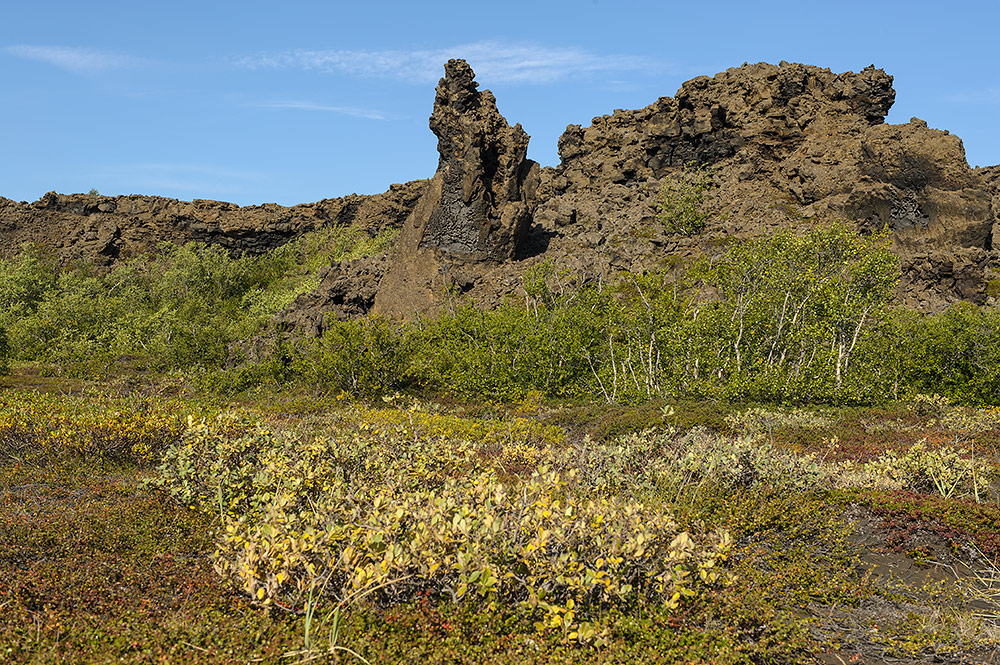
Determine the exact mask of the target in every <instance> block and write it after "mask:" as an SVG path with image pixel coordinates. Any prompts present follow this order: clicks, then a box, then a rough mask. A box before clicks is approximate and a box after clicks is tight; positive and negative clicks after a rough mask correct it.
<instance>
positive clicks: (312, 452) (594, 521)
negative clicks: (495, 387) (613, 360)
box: [154, 421, 728, 641]
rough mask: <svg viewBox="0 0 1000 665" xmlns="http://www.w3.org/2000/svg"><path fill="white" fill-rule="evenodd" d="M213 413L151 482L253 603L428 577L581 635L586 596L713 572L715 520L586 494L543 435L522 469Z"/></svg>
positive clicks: (690, 582) (718, 556) (662, 599)
mask: <svg viewBox="0 0 1000 665" xmlns="http://www.w3.org/2000/svg"><path fill="white" fill-rule="evenodd" d="M226 423H227V421H222V423H221V426H220V425H207V424H205V423H197V424H195V423H192V426H191V428H190V430H189V431H188V433H187V434H186V436H185V438H184V440H183V441H182V442H181V443H180V444H178V445H177V446H175V447H173V448H172V449H171V450H169V451H167V453H166V455H165V456H164V461H163V464H162V465H161V467H160V468H159V474H158V476H157V478H156V480H155V481H154V482H155V483H156V484H159V485H161V486H163V487H164V488H165V489H167V490H168V491H169V492H171V493H172V494H173V495H174V496H175V497H176V498H177V499H178V500H179V501H182V502H184V503H185V504H187V505H191V506H194V507H197V508H200V509H202V510H206V511H213V512H216V511H217V512H218V513H220V517H221V518H222V520H223V522H224V534H223V535H222V537H221V538H220V540H219V543H218V549H217V551H216V554H215V557H214V560H215V564H216V567H217V569H218V571H219V572H220V573H221V574H223V575H224V576H225V577H227V578H228V579H231V580H232V581H233V582H234V583H236V584H237V585H238V586H239V587H240V588H242V589H244V590H245V591H246V592H248V593H249V594H251V595H252V596H253V597H254V598H256V599H257V600H258V601H259V602H261V603H264V604H276V605H280V606H285V607H289V606H292V607H294V606H297V605H298V604H299V603H300V602H302V600H303V599H304V598H306V597H307V595H308V594H310V593H315V592H321V593H324V594H326V595H328V596H332V597H333V598H335V599H336V600H337V601H339V602H348V601H350V600H351V599H354V598H357V597H359V596H367V597H368V598H369V600H371V601H374V602H382V603H387V602H393V601H395V600H398V599H402V598H410V597H412V596H413V594H414V593H417V592H422V591H427V592H431V593H434V594H437V595H440V596H443V597H445V598H451V599H454V600H455V601H461V600H465V599H471V598H479V599H481V600H482V601H484V602H500V603H507V604H517V605H519V606H521V607H523V608H524V609H525V611H527V612H529V614H531V615H533V616H536V617H537V618H539V619H540V620H541V622H542V623H545V624H546V625H551V626H553V627H559V628H561V629H562V630H563V631H564V636H565V637H566V638H567V639H580V640H583V641H589V640H592V639H598V638H599V636H600V635H599V633H600V631H599V629H598V628H597V627H596V625H595V624H593V623H592V622H590V621H585V620H584V619H588V618H593V613H594V611H595V610H596V609H598V608H603V607H608V606H610V605H615V604H621V603H635V602H653V603H661V604H666V605H668V606H675V605H676V604H677V603H679V602H680V600H681V598H683V597H684V596H686V595H690V594H691V593H693V592H694V589H695V588H696V587H697V586H698V585H703V584H715V583H717V582H719V581H720V580H721V579H722V576H721V573H720V572H719V570H718V566H717V564H718V562H719V561H721V560H722V559H723V558H724V557H725V553H726V550H727V548H728V536H726V534H725V533H723V532H721V531H720V532H713V533H710V534H705V535H702V536H699V537H697V538H695V537H692V536H691V535H690V534H689V533H687V532H685V531H683V530H682V529H681V528H679V527H678V525H677V524H676V523H675V522H674V521H673V519H672V517H671V515H670V513H669V511H667V510H665V509H664V508H663V507H662V506H660V505H654V504H650V503H643V502H639V501H635V500H632V499H628V498H626V497H623V496H617V495H615V494H612V493H598V494H594V495H592V496H588V494H587V492H584V491H581V489H584V490H585V489H586V487H585V486H583V485H581V483H580V482H579V480H578V471H576V470H575V469H572V468H567V465H566V463H565V461H566V460H565V458H564V457H562V456H561V455H562V453H560V452H558V451H555V450H553V449H552V448H551V447H548V446H543V447H538V448H535V449H534V450H535V456H536V459H537V462H533V463H532V464H533V466H532V468H534V471H533V472H530V473H528V474H527V475H528V477H527V479H526V480H523V481H522V480H519V479H518V478H517V477H513V478H511V477H510V476H509V474H506V473H505V471H506V468H505V460H507V458H506V457H505V455H504V454H503V453H499V452H497V448H498V444H496V443H493V444H491V443H489V442H486V441H468V440H465V441H463V440H449V439H445V438H441V437H420V436H415V437H409V436H399V435H398V433H397V432H395V431H394V432H391V433H390V435H385V434H383V433H382V432H380V431H372V430H369V431H365V430H363V429H360V428H358V429H356V430H354V431H353V432H345V431H336V432H334V433H333V434H332V435H331V436H329V437H313V438H308V437H304V436H298V435H294V434H291V433H287V432H275V431H272V430H269V429H266V428H263V427H257V428H255V429H253V430H252V431H245V432H243V433H240V432H239V431H233V430H232V428H231V427H230V426H229V425H227V424H226ZM554 462H561V463H560V464H559V467H558V468H557V467H556V466H553V464H552V463H554ZM504 478H509V480H504Z"/></svg>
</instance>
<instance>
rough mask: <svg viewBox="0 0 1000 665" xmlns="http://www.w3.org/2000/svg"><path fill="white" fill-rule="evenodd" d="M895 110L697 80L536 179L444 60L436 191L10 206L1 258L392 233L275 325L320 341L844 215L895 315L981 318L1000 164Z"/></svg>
mask: <svg viewBox="0 0 1000 665" xmlns="http://www.w3.org/2000/svg"><path fill="white" fill-rule="evenodd" d="M894 99H895V91H894V90H893V87H892V77H891V76H889V75H888V74H886V73H885V72H884V71H882V70H880V69H876V68H874V67H868V68H866V69H864V70H862V71H861V72H857V73H854V72H846V73H842V74H836V73H833V72H831V71H830V70H828V69H821V68H819V67H812V66H807V65H800V64H789V63H784V62H783V63H780V64H778V65H770V64H765V63H759V64H753V65H743V66H742V67H737V68H732V69H729V70H726V71H725V72H722V73H720V74H717V75H716V76H714V77H707V76H702V77H698V78H695V79H692V80H691V81H688V82H686V83H684V84H683V86H682V87H681V89H680V90H679V91H678V92H677V94H676V95H675V96H674V97H662V98H660V99H659V100H657V101H656V102H654V103H653V104H651V105H649V106H647V107H645V108H642V109H638V110H632V111H624V110H617V111H615V112H614V113H612V114H611V115H607V116H601V117H598V118H594V120H593V122H592V124H591V125H590V126H589V127H581V126H577V125H570V126H569V127H567V129H566V132H565V133H564V134H563V136H562V137H561V138H560V139H559V145H558V147H559V155H560V160H561V161H560V164H559V165H558V166H556V167H548V168H542V169H539V167H538V165H537V164H535V163H534V162H532V161H531V160H529V159H527V157H526V152H527V145H528V136H527V134H526V133H525V132H524V131H523V130H522V129H521V127H520V125H514V126H513V127H511V126H510V125H509V124H508V123H507V121H506V120H505V119H504V118H503V116H501V115H500V113H499V112H498V111H497V107H496V101H495V99H494V97H493V95H492V94H491V93H490V92H489V91H479V90H478V89H477V84H476V83H475V81H474V79H473V72H472V70H471V68H469V66H468V65H467V64H466V63H465V62H464V61H461V60H452V61H449V62H448V63H447V64H446V65H445V77H444V78H443V79H441V81H440V83H439V84H438V87H437V94H436V98H435V102H434V110H433V113H432V115H431V118H430V128H431V130H432V131H433V132H434V133H435V134H436V135H437V137H438V151H439V153H440V160H439V164H438V169H437V172H436V173H435V175H434V177H433V178H432V179H431V180H430V181H420V182H415V183H409V184H407V185H394V186H393V188H392V189H390V191H389V192H386V193H385V194H381V195H378V196H373V197H345V198H343V199H330V200H326V201H320V202H319V203H315V204H308V205H303V206H295V207H293V208H280V207H278V206H254V207H249V208H238V207H236V206H230V205H229V204H222V203H215V202H205V201H195V202H192V203H183V202H179V201H174V200H168V199H157V198H149V197H116V198H114V199H107V198H101V197H88V196H84V195H74V196H68V197H65V196H59V195H55V194H49V195H46V196H45V197H43V199H42V200H40V201H39V202H37V203H34V204H30V205H27V204H15V203H13V202H11V201H7V200H6V199H0V252H3V253H6V254H10V253H12V252H13V251H15V250H16V248H17V247H18V246H19V244H20V242H21V241H23V240H33V241H35V242H43V243H46V244H52V246H54V247H55V249H56V250H57V251H59V252H62V253H64V254H66V255H72V254H74V253H78V254H82V255H87V254H89V255H92V256H97V257H101V258H100V261H103V262H104V263H111V262H113V261H115V260H116V259H117V258H118V257H123V256H125V255H128V254H130V253H133V252H135V251H138V250H139V249H142V248H148V247H150V246H153V245H154V244H155V242H156V241H158V240H163V239H168V240H174V241H178V240H181V241H182V240H188V239H192V240H206V241H209V242H217V243H220V244H223V245H225V246H227V247H230V248H231V249H232V250H233V251H243V252H246V251H253V252H256V251H263V250H266V249H268V248H270V247H273V246H275V245H277V244H280V243H281V242H284V241H286V240H287V239H288V238H290V237H293V236H295V235H297V234H299V233H302V232H304V231H307V230H310V229H312V228H315V227H317V226H319V225H323V224H331V223H354V224H360V225H363V226H366V227H369V228H385V227H394V228H396V227H399V228H400V233H399V237H398V239H397V241H396V243H395V245H394V247H393V248H392V249H391V250H390V251H389V252H388V253H387V254H386V255H383V256H379V257H371V258H368V259H362V260H358V261H353V262H349V263H341V264H337V265H333V266H330V267H329V268H327V269H326V270H325V271H324V273H323V275H322V276H321V277H322V279H321V284H320V287H319V288H318V289H317V290H316V291H314V292H312V293H309V294H306V295H303V296H301V297H300V298H299V299H298V300H296V302H295V303H293V305H292V306H291V307H290V308H289V309H287V310H286V311H285V312H283V313H282V314H281V315H279V318H278V323H279V324H283V325H284V326H293V327H297V328H300V329H304V330H307V331H310V332H312V333H320V332H322V325H323V320H324V317H326V316H328V315H331V314H332V315H334V316H336V317H340V318H346V317H354V316H360V315H364V314H366V313H368V312H371V311H375V312H379V313H382V314H386V315H389V316H392V317H398V318H408V317H412V316H415V315H420V314H425V313H427V314H429V313H433V312H435V311H437V310H439V309H440V308H441V307H442V306H444V304H445V303H446V302H447V301H448V300H449V299H450V298H453V297H454V295H455V294H456V293H457V294H464V295H466V296H469V297H472V298H474V299H475V300H476V301H478V302H480V303H482V304H484V305H492V304H495V303H496V302H498V301H499V300H500V299H501V298H503V297H505V296H507V295H510V294H513V293H516V292H517V291H518V289H519V287H520V283H521V275H522V274H523V273H524V271H525V269H527V268H529V267H531V266H532V265H534V264H536V263H537V262H539V261H550V262H551V263H552V264H554V265H555V266H556V267H557V268H558V269H559V270H558V271H557V272H558V274H563V275H567V274H568V275H573V276H574V278H575V279H576V280H579V281H588V280H601V279H605V278H607V277H609V276H610V275H612V274H613V273H615V272H616V271H620V270H627V271H633V272H637V271H642V270H647V269H655V268H658V267H663V266H666V265H670V264H672V263H674V262H676V257H677V256H692V255H695V254H700V253H707V254H710V255H711V254H713V253H714V254H718V253H719V252H721V251H724V248H725V246H726V245H727V244H728V243H730V242H734V241H739V239H741V238H745V237H747V236H750V235H754V234H758V233H762V232H767V231H773V230H776V229H783V228H790V227H791V228H804V227H809V226H813V225H816V224H820V223H829V222H831V221H833V220H836V219H839V220H845V221H848V222H850V223H853V224H854V225H855V226H856V227H857V228H858V229H859V230H860V231H862V232H873V231H882V230H885V231H888V232H889V234H890V237H891V241H892V246H893V249H894V251H895V252H896V253H897V254H898V255H899V256H900V258H901V262H902V265H903V278H902V280H901V283H900V285H899V288H898V290H897V297H898V300H899V301H900V302H902V303H904V304H907V305H910V306H913V307H917V308H920V309H924V310H933V309H939V308H941V307H944V306H946V305H948V304H949V303H952V302H955V301H958V300H972V301H975V302H983V301H984V300H985V299H986V297H987V288H986V287H987V284H988V282H989V280H991V279H992V278H993V277H994V271H995V270H997V269H998V266H1000V253H998V252H997V250H995V249H994V237H995V235H996V233H997V232H998V231H1000V167H989V168H984V169H976V170H975V171H974V170H972V169H970V168H969V166H968V163H967V161H966V159H965V151H964V147H963V145H962V142H961V140H960V139H959V138H958V137H956V136H954V135H951V134H949V133H948V132H947V131H941V130H937V129H931V128H929V127H928V126H927V123H925V122H923V121H921V120H919V119H917V118H913V119H912V120H911V121H910V122H909V123H907V124H902V125H887V124H885V123H884V119H885V116H886V113H887V112H888V111H889V109H890V107H891V106H892V103H893V101H894ZM689 163H695V164H697V165H700V166H702V167H704V168H707V169H710V170H711V172H712V174H713V179H714V184H715V186H714V187H713V188H712V189H710V190H709V192H708V195H707V199H706V201H705V205H706V207H707V209H708V211H709V212H711V218H710V220H709V222H708V225H707V227H706V228H705V230H704V232H703V233H700V234H698V235H695V236H693V237H685V236H682V235H673V234H669V233H667V232H666V231H665V230H664V228H663V227H662V226H661V225H659V223H658V221H657V204H658V192H659V190H660V185H661V183H662V182H663V181H664V179H665V178H674V177H677V175H678V174H679V173H681V171H682V170H683V169H684V167H685V165H687V164H689Z"/></svg>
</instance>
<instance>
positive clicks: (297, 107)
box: [255, 101, 391, 120]
mask: <svg viewBox="0 0 1000 665" xmlns="http://www.w3.org/2000/svg"><path fill="white" fill-rule="evenodd" d="M255 106H259V107H261V108H269V109H290V110H294V111H322V112H324V113H340V114H343V115H349V116H352V117H354V118H364V119H365V120H390V119H391V118H390V117H389V116H387V115H386V114H385V113H382V112H381V111H375V110H372V109H363V108H358V107H355V106H331V105H327V104H315V103H313V102H296V101H290V102H265V103H262V104H256V105H255Z"/></svg>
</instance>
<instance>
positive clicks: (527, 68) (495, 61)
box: [232, 42, 665, 84]
mask: <svg viewBox="0 0 1000 665" xmlns="http://www.w3.org/2000/svg"><path fill="white" fill-rule="evenodd" d="M451 58H462V59H465V60H467V61H468V62H469V64H470V65H471V66H472V68H473V69H474V70H475V71H476V75H477V76H478V77H479V78H480V79H481V80H484V81H489V82H504V83H529V84H542V83H550V82H553V81H556V80H559V79H564V78H568V77H572V76H579V75H582V74H593V73H597V72H622V71H635V70H653V69H655V70H663V69H664V68H665V67H664V64H663V63H660V62H657V61H654V60H652V59H650V58H645V57H641V56H629V55H602V54H598V53H593V52H591V51H587V50H584V49H580V48H572V47H570V48H552V47H546V46H541V45H537V44H506V43H501V42H477V43H472V44H463V45H459V46H454V47H450V48H444V49H433V50H412V51H402V50H373V51H369V50H306V49H296V50H291V51H283V52H280V53H263V54H258V55H253V56H246V57H242V58H235V59H233V60H232V62H233V63H234V64H235V65H237V66H240V67H245V68H249V69H302V70H306V71H318V72H323V73H331V74H346V75H351V76H360V77H372V78H395V79H401V80H404V81H406V82H409V83H417V84H425V83H434V82H436V81H437V80H438V79H439V78H440V77H441V76H442V74H443V70H442V66H443V65H444V63H445V62H446V61H447V60H449V59H451Z"/></svg>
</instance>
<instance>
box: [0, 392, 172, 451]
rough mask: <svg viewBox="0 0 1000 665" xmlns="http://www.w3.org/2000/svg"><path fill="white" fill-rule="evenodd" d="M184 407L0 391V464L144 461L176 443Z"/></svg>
mask: <svg viewBox="0 0 1000 665" xmlns="http://www.w3.org/2000/svg"><path fill="white" fill-rule="evenodd" d="M189 408H190V407H189V405H186V404H183V403H181V402H180V401H178V400H163V399H157V398H150V397H143V396H139V395H132V396H127V397H118V396H112V395H107V394H103V393H101V394H85V395H56V394H47V393H38V392H34V391H20V390H7V391H4V392H2V393H0V462H3V461H19V462H25V461H37V460H46V459H51V458H52V457H54V456H64V455H78V456H95V457H100V458H102V459H124V460H132V461H149V460H150V459H152V458H153V456H154V455H155V454H156V453H157V452H158V451H159V450H160V449H163V448H165V447H166V446H168V445H169V444H171V443H173V442H175V441H177V440H178V439H179V438H180V436H181V433H182V432H183V431H184V429H185V420H184V418H185V417H184V415H183V414H184V413H185V412H186V411H187V410H188V409H189Z"/></svg>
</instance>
